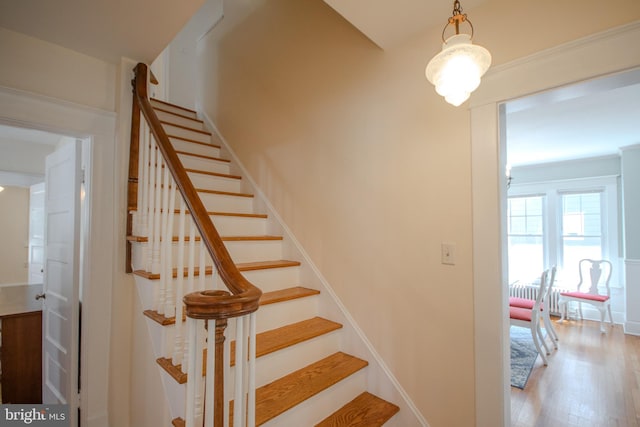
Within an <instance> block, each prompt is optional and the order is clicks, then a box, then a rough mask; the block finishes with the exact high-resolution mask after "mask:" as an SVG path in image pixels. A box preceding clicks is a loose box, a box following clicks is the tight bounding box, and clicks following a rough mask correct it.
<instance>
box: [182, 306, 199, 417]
mask: <svg viewBox="0 0 640 427" xmlns="http://www.w3.org/2000/svg"><path fill="white" fill-rule="evenodd" d="M198 327H199V325H198V321H197V320H196V319H192V318H191V317H187V341H188V342H189V350H188V353H187V358H186V359H185V360H187V361H188V365H189V369H188V371H187V402H186V413H185V427H196V426H198V427H200V425H197V424H196V423H195V421H196V394H197V393H196V387H197V384H198V383H197V381H195V379H196V377H197V376H198V374H197V372H196V366H198V364H197V363H196V358H197V353H198V348H197V342H198V341H197V339H196V338H197V335H198V331H197V329H198Z"/></svg>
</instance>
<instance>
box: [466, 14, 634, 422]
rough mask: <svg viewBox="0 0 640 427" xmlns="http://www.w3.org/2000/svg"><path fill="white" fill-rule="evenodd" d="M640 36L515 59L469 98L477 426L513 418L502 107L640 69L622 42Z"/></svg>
mask: <svg viewBox="0 0 640 427" xmlns="http://www.w3.org/2000/svg"><path fill="white" fill-rule="evenodd" d="M638 39H640V25H639V24H638V23H634V24H629V25H626V26H622V27H619V28H615V29H612V30H609V31H605V32H603V33H600V34H596V35H592V36H590V37H589V38H587V39H584V40H579V41H576V42H571V43H568V44H566V45H563V46H558V47H555V48H554V49H552V50H549V51H544V52H540V53H538V54H534V55H532V56H530V57H527V58H523V59H521V60H518V61H514V62H513V63H511V64H506V66H504V67H500V68H497V69H493V70H490V72H489V73H488V74H487V75H486V76H485V78H484V79H483V83H482V85H481V86H480V88H479V89H478V90H477V91H476V93H475V94H474V97H473V99H472V101H471V102H472V105H471V155H472V192H473V200H472V206H473V242H474V243H473V258H474V267H473V270H474V271H473V282H474V322H475V325H476V327H475V342H476V343H478V344H479V343H482V347H480V346H477V347H476V352H475V366H476V381H475V383H476V424H477V425H493V426H507V425H509V422H510V421H509V420H510V405H509V402H510V386H509V384H510V381H509V378H508V375H507V374H506V372H507V371H508V368H507V366H508V365H507V364H508V363H509V357H510V356H509V351H508V345H506V344H508V339H509V335H508V333H509V328H508V321H507V319H508V317H507V295H508V293H507V286H506V282H505V280H506V278H507V272H506V261H507V260H506V259H504V257H503V254H504V251H503V249H502V247H503V242H505V241H506V236H504V233H503V230H504V228H503V227H502V224H504V223H505V221H506V191H504V189H505V188H506V177H505V174H504V166H505V165H506V146H505V145H504V144H502V143H501V141H505V137H506V135H504V134H501V132H500V130H501V129H500V127H499V123H500V122H501V120H503V119H504V117H503V115H504V109H500V108H499V106H500V104H501V103H502V102H503V101H504V100H507V99H517V98H520V97H523V96H525V95H527V94H533V93H541V92H543V91H546V90H549V89H552V88H556V87H561V86H564V85H566V84H567V83H569V82H580V81H588V80H591V79H594V78H597V77H600V76H603V75H612V74H615V73H620V72H624V71H628V70H633V69H637V68H638V67H640V57H638V56H637V55H629V54H628V50H626V49H624V46H630V45H634V43H637V40H638ZM603 58H607V59H606V60H603ZM550 69H553V70H554V71H553V73H550V72H549V70H550ZM499 171H500V172H499ZM627 292H628V290H627ZM627 300H629V299H628V298H627ZM627 313H629V310H628V309H627ZM627 323H628V320H627Z"/></svg>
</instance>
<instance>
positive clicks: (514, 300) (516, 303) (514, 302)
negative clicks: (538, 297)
mask: <svg viewBox="0 0 640 427" xmlns="http://www.w3.org/2000/svg"><path fill="white" fill-rule="evenodd" d="M535 303H536V302H535V301H534V300H532V299H527V298H518V297H509V307H520V308H528V309H529V310H531V309H532V308H533V305H534V304H535Z"/></svg>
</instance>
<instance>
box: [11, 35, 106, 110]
mask: <svg viewBox="0 0 640 427" xmlns="http://www.w3.org/2000/svg"><path fill="white" fill-rule="evenodd" d="M0 58H2V67H0V86H6V87H11V88H15V89H20V90H24V91H27V92H33V93H37V94H41V95H46V96H49V97H52V98H57V99H63V100H66V101H71V102H74V103H77V104H81V105H86V106H89V107H94V108H99V109H102V110H108V111H114V110H115V97H116V86H115V83H116V81H115V78H116V67H115V65H113V64H109V63H106V62H104V61H101V60H99V59H96V58H92V57H90V56H87V55H83V54H81V53H78V52H75V51H73V50H69V49H66V48H63V47H60V46H58V45H55V44H52V43H48V42H45V41H42V40H38V39H36V38H33V37H29V36H26V35H24V34H21V33H16V32H14V31H10V30H7V29H5V28H0Z"/></svg>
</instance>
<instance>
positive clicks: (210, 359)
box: [204, 320, 228, 426]
mask: <svg viewBox="0 0 640 427" xmlns="http://www.w3.org/2000/svg"><path fill="white" fill-rule="evenodd" d="M215 354H216V322H215V320H210V321H209V327H208V330H207V376H206V377H205V393H204V394H205V399H206V401H205V404H204V413H205V422H204V425H205V426H213V416H214V414H215V404H214V398H215V390H214V381H213V380H214V377H215V369H216V368H215V360H216V358H215ZM227 412H228V411H227Z"/></svg>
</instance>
